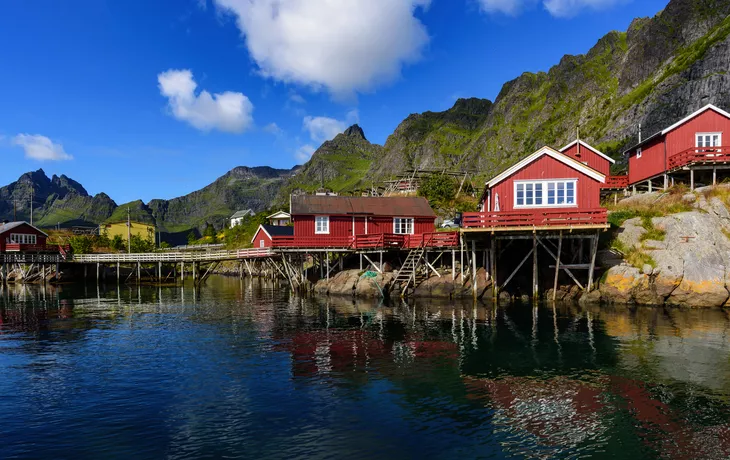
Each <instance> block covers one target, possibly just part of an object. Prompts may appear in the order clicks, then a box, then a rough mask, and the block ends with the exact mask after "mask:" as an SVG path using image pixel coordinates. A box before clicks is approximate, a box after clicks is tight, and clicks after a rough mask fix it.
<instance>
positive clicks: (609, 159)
mask: <svg viewBox="0 0 730 460" xmlns="http://www.w3.org/2000/svg"><path fill="white" fill-rule="evenodd" d="M578 143H580V145H582V146H583V147H585V148H587V149H588V150H590V151H592V152H593V153H596V154H597V155H598V156H600V157H601V158H603V159H604V160H608V161H610V162H611V163H612V164H615V163H616V160H614V159H613V158H611V157H610V156H608V155H606V154H605V153H603V152H601V151H600V150H598V149H597V148H595V147H592V146H591V145H589V144H588V143H586V142H583V141H582V140H580V139H576V140H574V141H573V142H571V143H570V144H568V145H566V146H565V147H563V148H562V149H560V153H563V152H565V151H566V150H568V149H569V148H571V147H573V146H574V145H575V144H578Z"/></svg>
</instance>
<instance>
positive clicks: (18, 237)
mask: <svg viewBox="0 0 730 460" xmlns="http://www.w3.org/2000/svg"><path fill="white" fill-rule="evenodd" d="M10 242H11V243H17V244H38V237H37V236H36V235H33V234H29V233H11V234H10Z"/></svg>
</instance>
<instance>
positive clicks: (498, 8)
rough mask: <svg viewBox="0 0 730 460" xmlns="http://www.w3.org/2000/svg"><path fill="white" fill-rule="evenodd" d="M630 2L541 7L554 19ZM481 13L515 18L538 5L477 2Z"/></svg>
mask: <svg viewBox="0 0 730 460" xmlns="http://www.w3.org/2000/svg"><path fill="white" fill-rule="evenodd" d="M626 1H630V0H541V2H542V5H543V7H544V8H545V9H546V10H547V11H548V13H550V14H551V15H553V16H555V17H562V18H567V17H572V16H575V15H577V14H578V13H579V12H580V11H581V10H583V9H586V8H592V9H594V10H598V9H602V8H608V7H610V6H613V5H616V4H618V3H623V2H626ZM478 2H479V6H480V8H481V10H482V11H484V12H486V13H503V14H506V15H509V16H517V15H518V14H520V13H521V12H523V11H524V10H525V9H527V8H530V7H532V6H534V5H535V4H537V3H538V0H478Z"/></svg>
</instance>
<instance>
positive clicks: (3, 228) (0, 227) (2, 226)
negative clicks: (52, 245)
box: [0, 220, 48, 236]
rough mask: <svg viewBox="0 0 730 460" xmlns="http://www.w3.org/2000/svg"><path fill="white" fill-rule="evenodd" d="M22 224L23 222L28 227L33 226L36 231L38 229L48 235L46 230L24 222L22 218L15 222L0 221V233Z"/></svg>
mask: <svg viewBox="0 0 730 460" xmlns="http://www.w3.org/2000/svg"><path fill="white" fill-rule="evenodd" d="M23 224H25V225H27V226H29V227H33V228H34V229H35V230H36V231H38V232H40V233H43V234H44V235H46V236H48V234H47V233H46V232H44V231H42V230H40V229H39V228H38V227H35V226H33V225H30V224H29V223H28V222H25V221H22V220H19V221H16V222H8V223H6V224H3V223H0V233H5V232H8V231H10V230H12V229H14V228H16V227H20V226H21V225H23Z"/></svg>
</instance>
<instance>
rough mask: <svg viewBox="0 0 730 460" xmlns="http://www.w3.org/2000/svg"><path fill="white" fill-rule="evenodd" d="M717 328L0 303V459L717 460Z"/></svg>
mask: <svg viewBox="0 0 730 460" xmlns="http://www.w3.org/2000/svg"><path fill="white" fill-rule="evenodd" d="M729 331H730V320H728V316H727V315H726V314H725V313H724V312H722V311H719V310H713V311H684V310H664V309H661V308H657V309H641V310H637V311H634V312H631V311H629V310H626V309H598V308H591V309H581V308H579V307H577V306H559V307H557V308H552V307H549V306H542V307H540V308H537V309H533V308H532V307H531V306H509V307H505V308H493V307H491V306H486V305H482V304H479V305H476V306H475V305H472V304H453V303H450V302H440V303H439V302H437V303H431V304H429V303H417V304H416V305H406V304H403V305H394V306H383V305H378V304H371V303H360V302H358V303H353V302H352V301H344V300H339V301H335V300H327V299H302V298H298V297H294V296H290V295H289V294H288V293H287V292H286V290H284V289H279V288H272V287H270V286H267V285H262V284H259V283H253V284H252V285H251V284H240V282H239V281H238V280H230V279H211V280H210V281H209V283H208V285H207V286H205V287H203V288H202V289H200V290H194V289H193V288H192V286H188V287H186V288H184V289H183V288H181V287H177V288H162V289H158V288H141V289H139V290H138V289H137V288H136V287H135V288H132V289H129V288H126V287H125V288H122V289H121V290H119V291H117V289H116V287H110V288H109V289H108V290H105V289H103V288H102V289H100V290H99V292H98V293H97V288H96V286H88V287H87V288H83V287H64V288H59V289H55V290H41V289H38V288H26V287H17V288H12V287H11V288H10V289H9V290H7V289H6V290H4V291H2V293H1V295H0V458H3V459H7V458H53V459H98V458H104V459H116V458H120V459H122V458H123V459H130V458H134V459H142V458H257V459H258V458H282V459H292V458H304V457H306V458H333V459H339V458H378V459H380V458H424V459H429V458H448V459H451V458H579V457H580V458H588V457H590V458H728V457H729V456H730V336H728V332H729Z"/></svg>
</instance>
